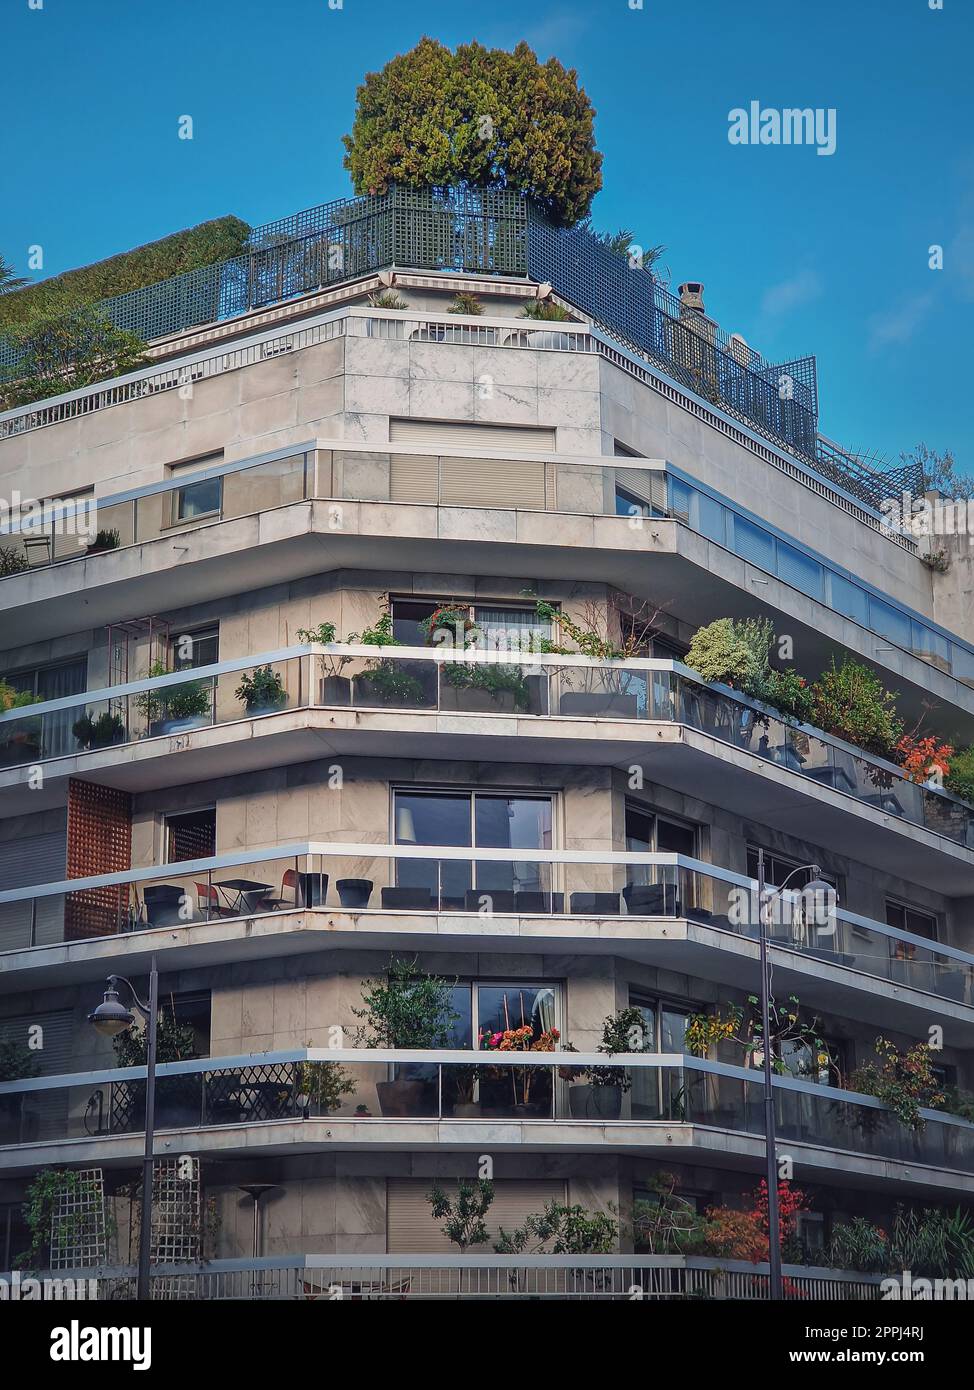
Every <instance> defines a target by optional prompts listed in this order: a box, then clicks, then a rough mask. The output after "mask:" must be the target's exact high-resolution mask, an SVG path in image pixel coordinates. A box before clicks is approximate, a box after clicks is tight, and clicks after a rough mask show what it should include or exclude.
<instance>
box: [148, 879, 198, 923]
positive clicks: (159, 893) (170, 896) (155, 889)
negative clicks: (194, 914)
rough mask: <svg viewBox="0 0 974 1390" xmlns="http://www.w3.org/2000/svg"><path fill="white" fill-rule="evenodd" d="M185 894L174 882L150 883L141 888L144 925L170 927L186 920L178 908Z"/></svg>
mask: <svg viewBox="0 0 974 1390" xmlns="http://www.w3.org/2000/svg"><path fill="white" fill-rule="evenodd" d="M185 896H186V893H185V890H184V889H182V888H180V887H178V885H176V884H175V883H150V884H147V885H146V887H145V888H144V889H143V890H142V898H143V901H144V902H145V915H146V925H147V926H150V927H171V926H174V925H175V924H176V923H181V922H185V921H186V920H187V918H186V915H185V913H184V914H183V915H182V916H180V908H181V907H182V904H183V899H184V897H185Z"/></svg>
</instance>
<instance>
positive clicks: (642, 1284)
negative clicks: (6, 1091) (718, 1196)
mask: <svg viewBox="0 0 974 1390" xmlns="http://www.w3.org/2000/svg"><path fill="white" fill-rule="evenodd" d="M783 1273H784V1275H785V1286H784V1297H785V1299H804V1300H808V1299H829V1300H836V1301H839V1302H850V1301H863V1302H867V1301H868V1302H873V1301H876V1300H878V1299H879V1298H880V1297H881V1292H882V1291H881V1284H882V1276H881V1275H877V1274H859V1273H851V1272H849V1271H846V1270H837V1269H817V1268H813V1267H810V1266H807V1265H785V1266H784V1268H783ZM4 1277H5V1278H6V1280H7V1283H8V1286H10V1285H11V1284H14V1283H15V1282H16V1281H15V1279H14V1276H12V1275H11V1274H7V1275H5V1276H4ZM20 1277H21V1288H22V1289H23V1285H24V1283H25V1282H26V1278H27V1276H25V1275H21V1276H20ZM37 1278H38V1280H39V1281H40V1290H39V1291H38V1293H37V1295H36V1296H37V1297H42V1296H43V1297H44V1298H70V1297H72V1296H73V1297H75V1298H82V1297H83V1298H85V1299H86V1300H87V1301H91V1300H92V1299H94V1300H97V1301H101V1300H104V1299H113V1300H116V1299H134V1298H135V1296H136V1273H135V1270H134V1269H132V1268H127V1267H122V1268H116V1267H109V1268H104V1269H103V1268H101V1267H94V1266H87V1267H85V1268H80V1269H72V1270H61V1269H59V1270H46V1271H43V1272H41V1273H40V1274H38V1276H37ZM768 1283H769V1278H768V1267H767V1265H766V1264H757V1265H751V1264H745V1263H743V1262H742V1261H739V1260H727V1259H721V1260H715V1259H707V1258H703V1257H695V1256H682V1255H476V1254H473V1255H471V1254H468V1255H462V1256H458V1255H344V1254H339V1255H292V1256H287V1255H266V1256H262V1257H258V1258H256V1259H250V1260H208V1261H207V1262H206V1264H205V1265H197V1264H192V1263H189V1262H187V1263H185V1264H173V1265H153V1267H152V1283H151V1285H150V1287H151V1297H152V1298H154V1299H155V1298H160V1299H167V1300H168V1299H172V1298H173V1296H174V1290H178V1296H179V1297H180V1298H188V1299H193V1300H197V1301H199V1300H205V1301H207V1302H210V1301H213V1300H221V1299H232V1300H234V1301H241V1300H249V1299H258V1300H275V1301H277V1300H288V1299H293V1300H297V1301H299V1302H315V1301H316V1300H321V1301H322V1302H324V1301H328V1302H335V1301H342V1302H346V1301H347V1302H354V1303H357V1302H397V1303H398V1302H402V1301H403V1300H408V1299H414V1298H416V1299H422V1300H424V1301H428V1300H430V1299H436V1300H453V1299H468V1298H469V1299H483V1298H489V1299H491V1300H497V1299H500V1300H503V1301H508V1300H517V1299H525V1298H526V1299H531V1300H532V1301H536V1300H537V1299H545V1298H556V1299H558V1300H559V1301H565V1300H568V1301H571V1302H575V1301H589V1300H596V1301H600V1302H605V1301H609V1302H613V1301H618V1302H623V1301H624V1302H627V1303H631V1302H632V1301H633V1300H634V1299H638V1300H639V1301H643V1300H644V1299H645V1300H647V1301H661V1302H673V1301H675V1300H680V1299H687V1298H689V1299H694V1300H700V1299H721V1300H722V1299H734V1300H735V1301H738V1300H747V1301H749V1302H750V1301H752V1300H755V1299H758V1300H766V1299H767V1298H768V1296H769V1295H768ZM69 1288H70V1289H71V1292H70V1293H69V1292H68V1289H69ZM26 1296H27V1295H26V1292H24V1293H23V1297H26Z"/></svg>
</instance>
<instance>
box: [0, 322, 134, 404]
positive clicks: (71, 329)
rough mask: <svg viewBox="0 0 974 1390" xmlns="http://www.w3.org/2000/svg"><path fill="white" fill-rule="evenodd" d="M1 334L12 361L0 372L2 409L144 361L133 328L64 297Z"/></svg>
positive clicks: (118, 373) (127, 369)
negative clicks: (1, 375)
mask: <svg viewBox="0 0 974 1390" xmlns="http://www.w3.org/2000/svg"><path fill="white" fill-rule="evenodd" d="M5 337H6V339H7V341H8V343H9V344H10V346H11V347H12V348H13V352H14V358H15V361H16V365H15V366H13V367H9V368H7V371H6V374H5V378H0V409H2V410H9V409H11V408H12V407H13V406H17V405H29V404H30V403H31V402H33V401H38V400H43V399H44V398H45V397H47V396H56V395H59V394H60V393H61V392H62V391H77V390H79V389H80V388H81V387H82V386H90V385H92V384H93V383H94V382H97V381H105V380H106V379H107V378H108V377H113V376H121V375H122V374H123V373H125V372H131V371H134V370H135V368H136V367H141V366H142V365H143V364H144V363H145V361H146V357H145V344H144V343H143V342H142V341H141V339H139V338H138V337H136V335H135V334H134V333H129V332H127V331H126V330H125V329H122V328H116V327H115V325H114V324H113V323H112V322H111V320H110V319H108V318H106V317H105V315H104V314H102V313H101V312H100V311H99V310H98V309H97V308H96V307H95V306H94V305H90V304H77V303H71V302H70V301H69V300H67V299H66V300H65V301H64V302H63V305H62V306H61V307H59V308H58V309H57V310H48V311H46V312H43V313H37V314H34V315H32V316H31V317H30V318H28V319H27V320H26V321H25V322H24V323H18V324H14V325H12V326H11V327H9V328H8V329H7V331H6V334H5Z"/></svg>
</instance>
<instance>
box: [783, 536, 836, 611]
mask: <svg viewBox="0 0 974 1390" xmlns="http://www.w3.org/2000/svg"><path fill="white" fill-rule="evenodd" d="M778 575H779V577H780V578H781V579H783V580H784V581H785V583H786V584H790V585H791V586H792V587H793V588H795V589H800V590H801V592H802V593H803V594H808V595H809V596H810V597H811V598H818V599H820V598H821V597H822V592H823V589H824V587H825V583H824V580H825V571H824V570H823V568H822V566H821V565H820V564H819V563H818V561H817V560H813V559H812V558H811V557H810V556H808V555H806V554H804V552H803V551H801V550H796V549H795V548H794V546H791V545H785V543H784V541H778Z"/></svg>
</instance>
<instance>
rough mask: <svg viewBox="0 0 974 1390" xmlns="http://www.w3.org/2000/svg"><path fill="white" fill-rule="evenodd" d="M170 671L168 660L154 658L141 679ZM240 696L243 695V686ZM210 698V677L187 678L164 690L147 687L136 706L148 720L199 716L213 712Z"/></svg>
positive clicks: (139, 695) (155, 721) (164, 674)
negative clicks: (166, 662)
mask: <svg viewBox="0 0 974 1390" xmlns="http://www.w3.org/2000/svg"><path fill="white" fill-rule="evenodd" d="M170 674H171V672H170V671H169V668H168V667H167V666H166V664H165V662H162V661H154V662H153V663H152V665H151V666H150V667H149V669H148V670H147V671H145V672H144V673H143V675H142V676H141V677H140V679H141V680H152V679H154V678H155V677H157V676H168V675H170ZM255 674H256V672H255ZM246 679H247V678H246V677H245V680H246ZM237 696H238V698H242V697H241V696H240V691H239V690H238V691H237ZM210 702H211V690H210V686H209V685H208V684H207V683H206V681H186V682H185V684H183V685H171V686H168V687H164V688H163V689H162V690H143V691H141V692H140V693H139V694H138V695H136V697H135V705H136V708H137V709H138V711H139V713H140V714H141V715H142V717H143V718H144V719H145V721H146V723H147V724H157V723H158V722H159V721H160V720H169V719H172V720H176V719H196V718H199V716H200V715H203V714H209V712H210Z"/></svg>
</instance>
